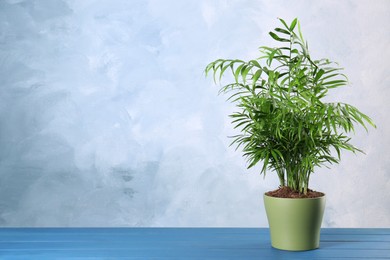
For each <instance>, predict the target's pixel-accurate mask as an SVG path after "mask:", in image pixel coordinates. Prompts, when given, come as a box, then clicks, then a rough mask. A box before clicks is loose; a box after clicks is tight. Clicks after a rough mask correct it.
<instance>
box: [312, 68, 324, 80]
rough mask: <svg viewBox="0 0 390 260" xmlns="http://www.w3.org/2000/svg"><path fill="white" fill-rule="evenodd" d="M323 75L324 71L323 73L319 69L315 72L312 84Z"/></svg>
mask: <svg viewBox="0 0 390 260" xmlns="http://www.w3.org/2000/svg"><path fill="white" fill-rule="evenodd" d="M324 73H325V71H324V70H323V69H320V70H319V71H318V72H317V74H316V76H315V78H314V82H317V81H318V80H319V79H320V78H321V77H322V75H324Z"/></svg>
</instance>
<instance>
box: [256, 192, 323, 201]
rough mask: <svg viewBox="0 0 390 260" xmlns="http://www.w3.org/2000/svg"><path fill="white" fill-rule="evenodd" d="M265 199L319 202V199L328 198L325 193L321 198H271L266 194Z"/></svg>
mask: <svg viewBox="0 0 390 260" xmlns="http://www.w3.org/2000/svg"><path fill="white" fill-rule="evenodd" d="M264 197H268V198H272V199H280V200H318V199H323V198H325V197H326V194H325V193H324V195H323V196H321V197H315V198H279V197H273V196H269V195H267V194H266V193H264Z"/></svg>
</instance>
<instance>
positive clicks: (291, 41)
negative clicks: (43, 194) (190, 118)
mask: <svg viewBox="0 0 390 260" xmlns="http://www.w3.org/2000/svg"><path fill="white" fill-rule="evenodd" d="M279 20H280V22H281V27H280V28H275V29H274V31H272V32H270V33H269V34H270V36H271V37H272V38H273V39H274V40H275V41H277V42H278V43H279V45H280V46H278V47H260V52H261V56H260V57H259V58H256V59H253V60H249V61H243V60H239V59H218V60H216V61H214V62H211V63H210V64H208V65H207V67H206V68H205V73H206V76H207V75H208V74H210V73H212V74H213V76H214V81H215V82H216V81H221V78H222V76H223V75H224V74H226V73H229V72H230V73H231V74H230V75H231V76H232V77H231V79H232V81H233V82H232V83H229V84H227V85H224V86H222V87H221V89H220V93H228V94H229V98H228V100H230V101H231V102H233V103H235V104H236V107H237V109H238V110H237V111H236V112H234V113H232V114H231V115H230V117H231V118H232V124H233V125H234V128H238V129H240V130H241V132H240V134H238V135H235V136H233V137H232V138H233V142H232V144H234V145H236V147H237V148H241V149H242V151H243V155H244V156H245V157H246V158H247V161H248V168H251V167H253V166H255V165H256V164H258V163H259V162H261V163H262V168H261V172H260V173H262V174H264V175H265V174H266V172H268V171H270V172H273V173H275V174H276V175H277V176H278V178H279V181H280V186H279V188H278V189H277V190H275V191H270V192H267V193H265V194H264V202H265V208H266V213H267V217H268V222H269V225H270V235H271V243H272V246H273V247H275V248H278V249H284V250H294V251H295V250H310V249H315V248H318V247H319V237H320V227H321V222H322V216H323V211H324V205H325V194H324V193H321V192H315V191H313V190H310V189H309V180H310V176H311V174H312V173H313V172H314V169H315V167H317V166H327V164H332V163H338V162H339V160H340V152H341V150H343V149H344V150H348V151H352V152H357V151H358V152H362V151H361V150H359V149H358V148H356V147H354V146H353V145H352V144H351V143H350V138H349V137H348V136H347V135H346V134H347V133H350V132H351V131H353V130H354V125H356V124H358V125H361V126H363V127H364V128H365V129H366V130H367V126H368V125H371V126H373V127H375V125H374V123H373V122H372V120H371V119H370V118H369V117H368V116H367V115H365V114H363V113H362V112H360V111H359V110H358V109H357V108H356V107H354V106H352V105H349V104H346V103H340V102H325V101H324V98H325V97H326V96H327V94H328V91H329V90H332V89H334V88H338V87H341V86H344V85H346V84H347V83H348V80H347V77H346V76H345V75H344V74H343V73H342V72H341V70H342V68H340V67H338V66H337V64H336V63H334V62H331V61H329V60H328V59H319V60H315V59H312V58H311V56H310V54H309V51H308V45H307V42H306V41H305V40H304V38H303V36H302V32H301V28H300V23H299V21H298V20H297V19H294V20H293V21H292V22H291V24H290V25H288V24H287V23H286V22H285V21H284V20H283V19H279Z"/></svg>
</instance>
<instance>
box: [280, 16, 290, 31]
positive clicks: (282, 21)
mask: <svg viewBox="0 0 390 260" xmlns="http://www.w3.org/2000/svg"><path fill="white" fill-rule="evenodd" d="M278 19H279V21H280V22H281V23H282V24H283V25H284V26H285V27H286V29H287V30H289V29H290V28H289V27H288V26H287V23H286V22H285V21H284V20H283V19H282V18H278Z"/></svg>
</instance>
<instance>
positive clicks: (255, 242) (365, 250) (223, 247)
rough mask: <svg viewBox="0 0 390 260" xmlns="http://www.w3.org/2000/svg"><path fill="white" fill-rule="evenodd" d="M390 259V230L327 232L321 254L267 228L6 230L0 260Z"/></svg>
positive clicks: (0, 238)
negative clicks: (280, 244) (285, 247)
mask: <svg viewBox="0 0 390 260" xmlns="http://www.w3.org/2000/svg"><path fill="white" fill-rule="evenodd" d="M69 258H71V259H390V228H380V229H361V228H353V229H346V228H325V229H322V231H321V244H320V248H319V249H317V250H311V251H303V252H288V251H282V250H277V249H274V248H272V247H271V245H270V239H269V230H268V229H266V228H0V259H69Z"/></svg>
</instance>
